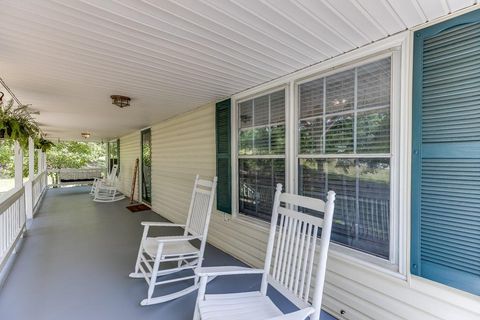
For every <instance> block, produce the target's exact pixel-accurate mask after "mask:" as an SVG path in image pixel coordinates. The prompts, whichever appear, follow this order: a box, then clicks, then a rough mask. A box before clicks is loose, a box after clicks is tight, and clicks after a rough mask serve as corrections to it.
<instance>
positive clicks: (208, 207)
mask: <svg viewBox="0 0 480 320" xmlns="http://www.w3.org/2000/svg"><path fill="white" fill-rule="evenodd" d="M216 186H217V177H215V178H214V179H213V181H208V180H202V179H200V178H199V176H198V175H197V176H196V178H195V185H194V187H193V193H192V198H191V202H190V208H189V210H188V216H187V222H186V224H184V225H182V224H173V223H166V222H142V225H143V226H144V229H143V236H142V241H141V243H140V248H139V250H138V256H137V261H136V263H135V272H133V273H131V274H130V277H131V278H144V279H145V280H146V281H147V284H148V293H147V298H146V299H144V300H142V301H141V303H140V304H141V305H142V306H144V305H150V304H156V303H163V302H166V301H170V300H173V299H176V298H179V297H181V296H183V295H186V294H188V293H190V292H193V291H195V290H196V289H198V276H197V275H195V273H193V275H191V276H179V277H177V278H173V279H169V280H163V281H157V278H159V277H161V276H165V275H168V274H173V273H177V272H180V271H183V270H192V271H195V269H197V268H200V267H201V266H202V262H203V253H204V251H205V245H206V242H207V232H208V224H209V222H210V216H211V213H212V208H213V199H214V197H215V190H216ZM150 227H184V228H185V230H184V233H183V236H161V237H148V231H149V228H150ZM193 240H197V241H200V246H199V247H198V248H197V247H195V246H194V245H193V244H192V243H191V241H193ZM169 263H170V264H172V263H174V264H175V266H174V267H169V268H167V269H160V267H162V266H164V265H165V264H166V265H167V266H168V264H169ZM185 280H193V284H192V285H191V286H190V287H187V288H186V289H183V290H181V291H178V292H174V293H170V294H166V295H163V296H158V297H153V293H154V290H155V287H156V286H159V285H164V284H169V283H172V282H177V281H185Z"/></svg>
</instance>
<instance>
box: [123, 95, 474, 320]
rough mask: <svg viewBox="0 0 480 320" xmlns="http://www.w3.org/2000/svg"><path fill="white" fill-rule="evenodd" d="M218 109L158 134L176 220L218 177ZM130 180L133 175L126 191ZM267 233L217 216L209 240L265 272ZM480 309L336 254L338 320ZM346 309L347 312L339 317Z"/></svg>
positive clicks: (167, 201) (163, 200)
mask: <svg viewBox="0 0 480 320" xmlns="http://www.w3.org/2000/svg"><path fill="white" fill-rule="evenodd" d="M214 110H215V105H214V103H210V104H207V105H205V106H202V107H200V108H198V109H195V110H193V111H191V112H189V113H186V114H182V115H179V116H177V117H174V118H171V119H170V120H167V121H164V122H161V123H159V124H157V125H154V126H153V127H152V128H151V129H152V162H153V165H152V205H153V210H154V211H155V212H157V213H159V214H160V215H162V216H163V217H165V218H167V219H169V220H171V221H173V222H176V223H183V222H185V220H186V215H187V210H188V205H189V201H190V196H191V191H192V187H193V182H194V178H195V174H197V173H198V174H200V175H201V176H204V177H208V178H210V177H213V175H215V171H216V170H215V121H214V120H215V119H214V116H215V113H214ZM138 135H139V133H138V132H137V133H135V134H133V135H128V136H126V137H124V138H122V140H125V142H121V163H122V171H123V172H125V170H123V168H124V167H123V165H127V164H128V163H129V162H132V163H133V160H134V157H133V156H126V155H124V154H125V152H126V154H128V155H130V154H133V153H134V150H139V147H133V146H131V145H130V143H132V142H135V141H136V142H137V143H138V144H139V139H136V138H134V137H137V136H138ZM135 139H136V140H135ZM127 141H130V143H127ZM126 145H127V146H128V147H127V149H126V147H125V146H126ZM128 150H131V151H129V152H127V151H128ZM127 170H128V169H127ZM123 172H122V177H123ZM129 181H130V175H129V176H128V182H127V183H126V184H125V183H123V185H129ZM267 235H268V224H267V223H264V222H261V221H256V220H252V219H246V218H243V217H238V218H234V219H233V220H232V216H231V215H229V214H227V215H224V214H223V213H221V212H218V211H216V212H214V214H213V216H212V221H211V224H210V230H209V235H208V240H209V242H210V243H211V244H212V245H214V246H216V247H217V248H220V249H221V250H223V251H225V252H227V253H229V254H231V255H233V256H235V257H237V258H238V259H240V260H242V261H244V262H245V263H247V264H249V265H251V266H254V267H261V266H262V265H263V259H264V255H265V249H266V242H267ZM479 306H480V299H478V297H474V296H471V295H468V294H464V293H463V292H460V291H457V290H454V289H451V288H448V287H446V286H443V285H439V284H436V283H433V282H430V281H427V280H423V279H421V278H414V279H411V280H408V281H407V280H402V279H399V278H396V277H395V276H393V275H388V274H385V273H383V272H379V271H376V270H375V269H374V268H373V267H371V266H368V265H362V264H360V263H358V262H353V261H348V259H345V258H343V257H341V256H340V255H339V254H338V253H336V252H334V251H333V250H331V251H330V256H329V262H328V272H327V277H326V287H325V295H324V308H325V309H326V310H327V311H329V312H331V313H332V314H333V315H335V316H336V317H338V318H339V319H381V320H389V319H408V320H433V319H444V320H447V319H448V320H453V319H462V320H474V319H476V320H478V319H480V307H479ZM340 310H345V311H346V313H345V314H344V315H343V316H340Z"/></svg>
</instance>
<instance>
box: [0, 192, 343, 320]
mask: <svg viewBox="0 0 480 320" xmlns="http://www.w3.org/2000/svg"><path fill="white" fill-rule="evenodd" d="M89 191H90V189H89V188H87V187H74V188H58V189H50V190H48V191H47V193H46V195H45V198H44V200H43V202H42V204H41V206H40V208H39V210H38V212H37V214H36V216H35V219H34V221H33V222H32V224H31V226H30V227H29V230H28V233H27V234H25V236H24V237H23V240H22V241H21V243H20V245H19V247H18V252H17V253H16V257H15V260H14V261H11V263H10V264H9V265H8V267H7V268H8V270H6V271H7V272H8V273H9V274H8V277H7V278H6V279H4V280H5V283H4V284H3V287H2V288H1V291H0V292H1V299H0V318H1V319H37V320H61V319H71V320H77V319H78V320H80V319H118V320H123V319H125V320H126V319H145V320H148V319H152V320H153V319H169V320H177V319H178V320H180V319H182V320H190V319H192V316H193V310H194V305H195V299H196V292H193V293H191V294H189V295H187V296H184V297H181V298H179V299H176V300H173V301H171V302H170V303H166V304H161V305H153V306H147V307H142V306H140V304H139V302H140V301H141V300H142V299H144V298H145V294H146V284H145V282H144V281H142V280H139V279H131V278H129V277H128V274H129V273H130V272H132V270H133V266H134V262H135V258H136V255H137V251H138V245H139V240H140V239H141V236H142V231H143V228H142V226H141V225H140V222H142V221H166V219H164V218H163V217H162V216H161V215H159V214H157V213H154V212H152V211H141V212H137V213H133V212H130V211H129V210H127V209H126V206H127V205H128V203H129V201H128V200H123V201H119V202H115V203H111V204H99V203H95V202H92V200H91V196H90V195H89ZM181 232H182V230H181V229H180V228H176V229H173V230H168V234H172V235H175V234H179V233H181ZM205 259H206V260H205V265H206V266H223V265H238V266H244V265H245V264H244V263H242V262H241V261H239V260H237V259H235V258H233V257H232V256H230V255H228V254H226V253H225V252H223V251H221V250H219V249H218V248H215V247H214V246H211V245H209V246H208V248H207V250H206V255H205ZM258 280H259V277H258V276H255V275H254V276H234V277H229V278H224V279H220V278H219V279H217V280H216V281H215V282H214V283H212V285H211V290H212V292H221V291H225V290H227V291H229V292H241V291H245V290H246V289H247V290H250V289H253V288H255V287H257V286H258V285H259V282H258ZM184 285H185V284H174V285H172V286H170V287H168V288H164V289H163V291H165V290H166V291H169V290H178V289H182V288H183V287H182V286H184ZM157 293H158V294H162V293H163V292H162V290H159V291H158V292H157ZM269 295H271V296H272V298H273V299H274V301H275V302H276V303H278V305H279V306H280V307H281V308H282V309H283V310H285V311H292V310H295V306H293V305H292V304H291V303H290V302H289V301H288V300H286V299H285V298H283V297H282V296H281V295H279V294H278V293H277V292H276V291H275V290H274V289H272V288H270V290H269ZM25 301H29V302H28V305H27V306H25V304H24V302H25ZM323 317H325V318H323ZM322 319H327V320H328V319H334V318H333V317H331V316H329V315H328V314H326V313H325V314H324V315H322Z"/></svg>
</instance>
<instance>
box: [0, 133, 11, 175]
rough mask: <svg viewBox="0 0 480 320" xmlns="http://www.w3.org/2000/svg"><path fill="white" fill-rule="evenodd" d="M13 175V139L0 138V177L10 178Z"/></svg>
mask: <svg viewBox="0 0 480 320" xmlns="http://www.w3.org/2000/svg"><path fill="white" fill-rule="evenodd" d="M13 176H14V162H13V141H12V140H9V139H0V178H12V177H13Z"/></svg>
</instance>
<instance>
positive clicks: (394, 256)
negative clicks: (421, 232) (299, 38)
mask: <svg viewBox="0 0 480 320" xmlns="http://www.w3.org/2000/svg"><path fill="white" fill-rule="evenodd" d="M388 57H390V58H391V82H390V83H391V84H390V152H389V153H363V154H359V153H355V151H354V152H352V153H345V154H343V153H342V154H328V153H325V154H301V153H300V152H299V151H300V149H299V146H300V133H299V121H300V95H299V87H300V85H302V84H304V83H307V82H310V81H313V80H316V79H320V78H326V77H328V76H331V75H335V74H338V73H340V72H342V71H346V70H351V69H354V68H356V67H359V66H362V65H365V64H368V63H371V62H375V61H380V60H382V59H385V58H388ZM399 63H400V61H399V51H398V49H397V50H395V49H393V50H389V51H387V52H382V53H378V54H376V55H373V56H371V57H368V58H366V59H362V60H360V61H356V62H353V63H351V64H347V65H344V66H342V67H340V68H336V69H334V70H330V71H327V72H321V73H318V74H314V75H312V76H310V77H304V78H302V79H299V80H298V81H294V83H295V106H294V110H295V118H294V125H295V128H294V132H295V133H296V139H295V145H294V150H295V160H294V162H295V189H294V190H295V193H296V194H298V191H299V182H300V181H299V173H298V163H299V160H300V159H340V158H348V159H367V158H374V159H378V158H380V159H389V160H390V230H389V235H390V237H391V239H390V244H389V259H388V260H387V259H383V258H381V257H377V256H375V255H373V254H369V253H367V252H362V251H359V250H356V249H353V248H349V247H347V246H343V245H341V244H338V243H334V242H331V245H332V247H334V248H335V249H336V250H337V251H339V252H342V253H344V254H346V255H350V256H354V257H357V258H360V259H364V260H366V261H369V262H372V263H375V264H377V265H381V266H382V267H384V268H386V269H389V270H392V271H396V270H397V265H398V261H399V259H398V257H399V252H398V230H399V227H398V224H399V219H398V210H396V206H395V205H394V204H395V203H394V200H395V199H396V193H397V189H396V188H395V186H396V185H397V176H398V174H396V172H397V171H398V169H397V167H398V166H397V165H396V164H395V161H396V158H398V156H397V155H398V152H399V150H398V144H396V143H395V141H397V140H398V139H397V136H398V132H396V131H398V127H399V126H398V121H397V117H398V115H396V112H395V111H396V110H397V109H398V108H399V106H398V104H397V101H398V92H397V90H396V89H395V83H397V82H399V81H400V78H399V73H398V69H399V68H398V65H399ZM355 85H356V83H355ZM355 91H356V90H355ZM355 94H356V92H355ZM324 98H325V97H324ZM355 99H356V97H355ZM381 109H382V108H381V107H376V108H366V109H365V110H360V111H359V110H358V109H357V108H356V107H354V109H352V111H351V113H352V114H357V113H358V112H364V111H370V110H381ZM343 113H344V112H342V114H343ZM334 114H336V113H334ZM325 116H328V114H327V115H325V114H324V115H323V117H325ZM356 129H357V128H356V123H355V129H354V130H356ZM354 135H355V132H354ZM354 140H355V139H354Z"/></svg>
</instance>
